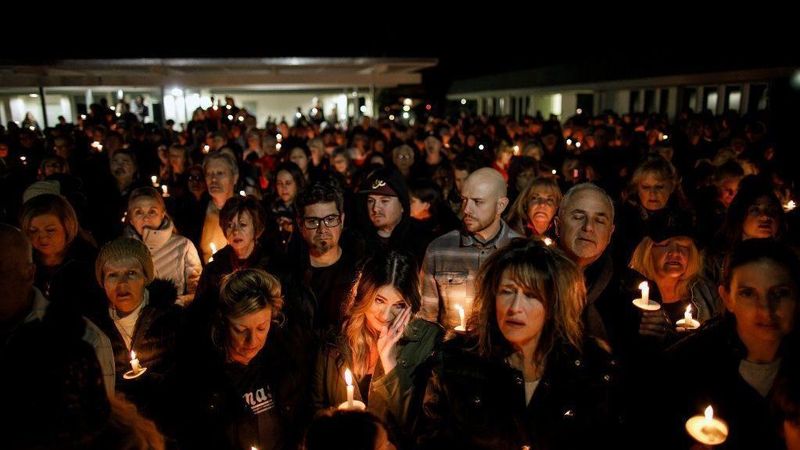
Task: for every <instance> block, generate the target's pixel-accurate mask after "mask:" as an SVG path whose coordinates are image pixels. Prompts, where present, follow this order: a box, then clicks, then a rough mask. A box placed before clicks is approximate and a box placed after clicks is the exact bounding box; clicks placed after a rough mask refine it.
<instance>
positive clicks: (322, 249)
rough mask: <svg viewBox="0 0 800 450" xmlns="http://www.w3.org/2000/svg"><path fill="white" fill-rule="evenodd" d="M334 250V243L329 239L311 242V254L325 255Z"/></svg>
mask: <svg viewBox="0 0 800 450" xmlns="http://www.w3.org/2000/svg"><path fill="white" fill-rule="evenodd" d="M332 248H333V243H332V242H331V241H330V240H328V239H314V240H313V241H312V242H311V253H313V254H316V255H324V254H325V253H328V252H329V251H330V250H331V249H332Z"/></svg>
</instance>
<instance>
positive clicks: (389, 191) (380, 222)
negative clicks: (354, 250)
mask: <svg viewBox="0 0 800 450" xmlns="http://www.w3.org/2000/svg"><path fill="white" fill-rule="evenodd" d="M359 193H360V194H363V195H364V196H365V197H366V199H365V201H366V206H367V207H366V213H367V216H368V217H369V221H370V223H371V225H372V226H371V228H372V230H371V231H369V232H367V236H365V239H364V240H365V242H366V249H367V252H368V253H369V252H373V251H378V250H384V251H388V250H400V251H404V252H407V253H409V254H411V255H412V256H414V259H415V260H416V261H417V264H420V263H421V262H422V258H423V256H424V255H425V249H426V248H427V247H428V244H429V243H430V241H431V239H432V237H431V236H430V234H429V233H427V232H425V231H424V230H423V229H422V227H419V226H417V225H415V224H414V222H413V221H412V220H411V206H410V199H409V195H408V187H407V186H406V184H405V181H403V178H402V176H401V175H400V174H399V173H398V172H397V171H395V170H393V169H389V168H380V169H376V170H375V171H373V172H372V173H371V174H370V175H369V176H368V177H367V179H366V180H365V181H364V183H363V184H362V185H361V190H360V191H359Z"/></svg>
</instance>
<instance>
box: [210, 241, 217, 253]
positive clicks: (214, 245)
mask: <svg viewBox="0 0 800 450" xmlns="http://www.w3.org/2000/svg"><path fill="white" fill-rule="evenodd" d="M208 248H210V249H211V254H212V255H213V254H214V253H217V244H215V243H213V242H212V243H210V244H208Z"/></svg>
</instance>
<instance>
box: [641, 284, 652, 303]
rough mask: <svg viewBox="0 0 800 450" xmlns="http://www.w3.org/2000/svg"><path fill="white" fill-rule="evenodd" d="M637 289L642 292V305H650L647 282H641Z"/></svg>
mask: <svg viewBox="0 0 800 450" xmlns="http://www.w3.org/2000/svg"><path fill="white" fill-rule="evenodd" d="M639 289H641V290H642V303H644V304H645V305H647V304H648V303H650V285H649V284H647V281H642V282H641V283H639Z"/></svg>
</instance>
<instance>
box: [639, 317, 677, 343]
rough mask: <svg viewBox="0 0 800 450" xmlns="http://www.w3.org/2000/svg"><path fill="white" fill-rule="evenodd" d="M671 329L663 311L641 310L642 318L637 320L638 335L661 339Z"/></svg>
mask: <svg viewBox="0 0 800 450" xmlns="http://www.w3.org/2000/svg"><path fill="white" fill-rule="evenodd" d="M671 331H672V325H671V324H670V323H669V320H668V319H667V316H666V314H665V313H664V312H663V311H661V310H658V311H642V320H641V321H640V322H639V334H640V335H642V336H652V337H655V338H658V339H659V340H663V339H665V338H666V337H667V335H668V334H669V333H670V332H671Z"/></svg>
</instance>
